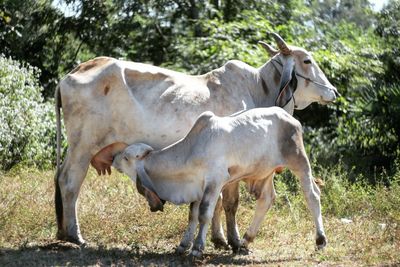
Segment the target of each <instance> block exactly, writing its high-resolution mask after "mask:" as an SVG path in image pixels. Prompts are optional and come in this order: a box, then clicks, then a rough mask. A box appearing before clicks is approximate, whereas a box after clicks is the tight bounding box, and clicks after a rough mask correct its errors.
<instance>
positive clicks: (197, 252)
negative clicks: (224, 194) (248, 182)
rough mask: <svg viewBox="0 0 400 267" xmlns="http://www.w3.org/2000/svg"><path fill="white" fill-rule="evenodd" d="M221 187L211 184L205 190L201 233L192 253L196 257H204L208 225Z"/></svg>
mask: <svg viewBox="0 0 400 267" xmlns="http://www.w3.org/2000/svg"><path fill="white" fill-rule="evenodd" d="M221 187H222V186H221V185H219V184H217V183H209V184H208V185H207V186H206V188H205V191H204V195H203V198H202V200H201V202H200V206H199V223H200V227H199V233H198V235H197V237H196V240H195V242H194V245H193V248H192V253H191V254H192V255H193V256H195V257H201V256H202V255H203V250H204V248H205V245H206V235H207V229H208V225H209V223H210V221H211V218H212V216H213V212H214V209H215V205H216V203H217V200H218V196H219V192H220V191H221Z"/></svg>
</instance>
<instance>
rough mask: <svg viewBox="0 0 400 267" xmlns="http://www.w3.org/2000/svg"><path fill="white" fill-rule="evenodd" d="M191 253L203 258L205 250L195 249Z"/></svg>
mask: <svg viewBox="0 0 400 267" xmlns="http://www.w3.org/2000/svg"><path fill="white" fill-rule="evenodd" d="M190 255H191V256H193V257H194V258H201V257H202V256H203V252H202V251H201V250H197V249H193V250H192V252H191V253H190Z"/></svg>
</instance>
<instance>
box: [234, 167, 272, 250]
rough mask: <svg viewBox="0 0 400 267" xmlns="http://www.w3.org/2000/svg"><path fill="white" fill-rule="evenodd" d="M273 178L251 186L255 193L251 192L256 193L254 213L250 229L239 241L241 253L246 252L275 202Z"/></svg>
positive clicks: (270, 177) (269, 177)
mask: <svg viewBox="0 0 400 267" xmlns="http://www.w3.org/2000/svg"><path fill="white" fill-rule="evenodd" d="M273 178H274V174H272V175H270V176H268V177H267V178H265V179H263V180H261V181H257V182H256V183H255V184H254V185H253V187H255V188H254V190H255V191H253V192H257V193H256V198H257V202H256V211H255V213H254V217H253V220H252V222H251V224H250V227H249V228H248V229H247V231H246V233H245V235H244V236H243V239H242V240H241V241H240V247H241V250H243V251H248V246H249V243H251V242H253V240H254V238H255V236H256V234H257V232H258V230H259V229H260V226H261V223H262V221H263V220H264V217H265V214H266V213H267V212H268V210H269V209H270V208H271V206H272V204H273V202H274V200H275V197H276V193H275V188H274V181H273Z"/></svg>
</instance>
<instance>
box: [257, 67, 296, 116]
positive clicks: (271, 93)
mask: <svg viewBox="0 0 400 267" xmlns="http://www.w3.org/2000/svg"><path fill="white" fill-rule="evenodd" d="M258 73H259V75H258V82H257V89H258V91H259V92H262V93H260V94H262V95H263V97H261V99H262V100H261V103H260V105H259V106H263V107H272V106H275V101H276V99H277V97H278V95H279V82H280V78H281V74H280V72H279V70H278V69H277V67H276V66H274V65H273V63H272V61H271V60H269V61H268V62H267V63H265V64H264V65H262V66H261V67H260V68H259V69H258ZM285 110H286V111H287V112H289V113H290V114H293V111H294V109H293V107H292V106H290V105H288V106H286V107H285Z"/></svg>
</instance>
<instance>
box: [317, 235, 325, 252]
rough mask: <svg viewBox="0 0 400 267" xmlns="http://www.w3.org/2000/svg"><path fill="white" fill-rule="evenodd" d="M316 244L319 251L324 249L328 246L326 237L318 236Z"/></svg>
mask: <svg viewBox="0 0 400 267" xmlns="http://www.w3.org/2000/svg"><path fill="white" fill-rule="evenodd" d="M315 243H316V245H317V250H321V249H323V248H324V247H325V246H326V244H327V240H326V236H325V235H319V236H317V239H316V240H315Z"/></svg>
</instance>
